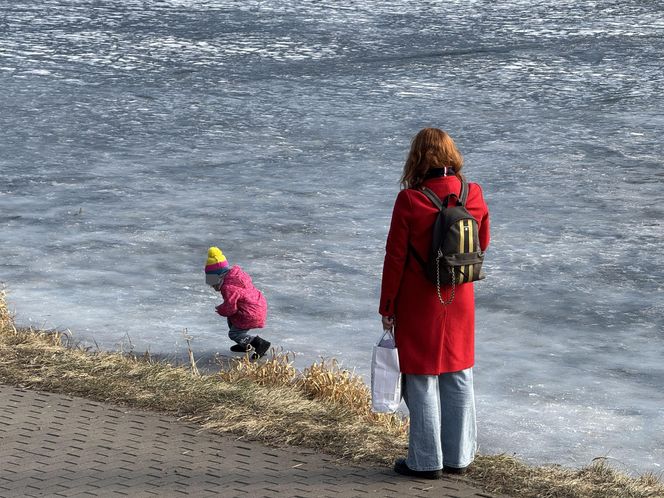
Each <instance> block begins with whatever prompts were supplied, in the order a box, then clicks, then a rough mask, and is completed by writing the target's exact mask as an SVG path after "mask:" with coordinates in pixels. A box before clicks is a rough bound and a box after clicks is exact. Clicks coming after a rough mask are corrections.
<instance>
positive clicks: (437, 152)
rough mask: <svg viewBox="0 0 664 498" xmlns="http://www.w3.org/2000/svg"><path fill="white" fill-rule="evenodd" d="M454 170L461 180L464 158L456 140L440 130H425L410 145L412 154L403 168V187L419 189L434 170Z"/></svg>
mask: <svg viewBox="0 0 664 498" xmlns="http://www.w3.org/2000/svg"><path fill="white" fill-rule="evenodd" d="M444 167H447V168H452V169H454V173H455V174H456V176H457V177H458V178H459V179H461V178H463V176H462V175H461V169H462V168H463V156H462V155H461V152H459V150H458V149H457V147H456V144H455V143H454V140H452V137H450V136H449V135H448V134H447V133H446V132H444V131H443V130H440V129H438V128H424V129H422V130H420V131H419V132H418V134H417V135H415V137H414V138H413V141H412V142H411V144H410V153H409V154H408V158H407V159H406V164H405V165H404V167H403V175H402V176H401V185H402V186H403V188H416V187H419V186H420V185H421V184H422V182H423V181H424V179H425V178H426V175H427V173H428V172H429V170H430V169H433V168H444Z"/></svg>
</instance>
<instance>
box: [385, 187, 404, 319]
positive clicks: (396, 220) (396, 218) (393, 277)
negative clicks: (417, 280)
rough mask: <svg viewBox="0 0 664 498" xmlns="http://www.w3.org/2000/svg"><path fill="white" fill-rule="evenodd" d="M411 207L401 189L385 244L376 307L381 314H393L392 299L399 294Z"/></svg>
mask: <svg viewBox="0 0 664 498" xmlns="http://www.w3.org/2000/svg"><path fill="white" fill-rule="evenodd" d="M411 207H412V206H411V203H410V198H409V197H408V192H407V190H402V191H401V192H399V195H398V196H397V200H396V202H395V203H394V210H393V211H392V221H391V223H390V231H389V233H388V235H387V244H386V245H385V261H384V263H383V279H382V283H381V293H380V307H379V309H378V312H379V313H380V314H381V315H383V316H394V301H395V300H396V297H397V295H398V294H399V286H400V285H401V277H402V275H403V271H404V267H405V266H406V258H407V256H408V237H409V233H410V228H409V222H408V219H409V215H410V212H411Z"/></svg>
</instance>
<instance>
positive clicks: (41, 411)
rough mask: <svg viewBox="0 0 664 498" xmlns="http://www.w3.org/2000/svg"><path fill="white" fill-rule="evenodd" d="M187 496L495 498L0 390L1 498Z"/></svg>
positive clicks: (142, 416)
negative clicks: (35, 497)
mask: <svg viewBox="0 0 664 498" xmlns="http://www.w3.org/2000/svg"><path fill="white" fill-rule="evenodd" d="M182 495H190V496H195V497H205V496H222V497H280V498H284V497H316V498H323V497H335V498H336V497H351V496H352V497H360V496H361V497H365V496H369V495H371V496H380V497H395V498H397V497H398V498H401V497H410V496H413V497H419V496H426V497H457V498H471V497H472V498H479V497H484V498H486V497H490V496H491V495H489V494H487V493H483V492H481V491H480V490H479V489H477V488H474V487H472V486H471V485H470V484H469V483H468V482H467V481H466V480H464V479H463V478H455V477H449V478H444V479H441V480H440V481H426V480H419V479H409V478H406V477H402V476H398V475H396V474H394V473H393V472H392V471H391V470H390V469H387V468H382V467H370V466H349V465H340V464H338V463H335V459H334V458H333V457H331V456H329V455H324V454H321V453H317V452H313V451H310V450H306V449H302V448H285V449H275V448H270V447H267V446H264V445H262V444H259V443H255V442H250V441H244V440H242V438H238V437H237V436H227V435H219V434H214V433H210V432H207V431H204V430H202V429H201V428H200V427H198V426H196V425H193V424H190V423H185V422H181V421H179V420H177V419H176V418H174V417H170V416H166V415H162V414H157V413H151V412H143V411H138V410H133V409H129V408H126V407H121V406H113V405H108V404H104V403H97V402H92V401H88V400H85V399H80V398H72V397H70V396H63V395H59V394H50V393H42V392H37V391H29V390H23V389H16V388H13V387H8V386H3V385H0V497H3V498H4V497H7V498H9V497H16V496H21V497H24V496H25V497H32V496H49V497H50V496H131V497H143V496H145V497H154V496H160V497H171V496H182Z"/></svg>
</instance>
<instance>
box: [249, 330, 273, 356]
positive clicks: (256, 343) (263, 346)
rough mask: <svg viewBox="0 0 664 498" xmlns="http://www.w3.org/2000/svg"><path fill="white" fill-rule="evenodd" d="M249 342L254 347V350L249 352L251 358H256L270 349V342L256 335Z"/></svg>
mask: <svg viewBox="0 0 664 498" xmlns="http://www.w3.org/2000/svg"><path fill="white" fill-rule="evenodd" d="M249 344H250V345H251V346H252V347H253V348H254V352H253V353H252V354H251V359H252V360H257V359H258V358H260V357H261V356H263V355H264V354H265V353H267V350H268V349H270V343H269V342H268V341H266V340H264V339H261V338H260V337H258V336H256V337H254V338H253V339H252V340H251V342H250V343H249Z"/></svg>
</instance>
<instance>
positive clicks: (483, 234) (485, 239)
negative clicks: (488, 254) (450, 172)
mask: <svg viewBox="0 0 664 498" xmlns="http://www.w3.org/2000/svg"><path fill="white" fill-rule="evenodd" d="M478 187H479V190H480V199H481V200H482V217H481V218H480V220H479V225H480V233H479V238H480V249H482V251H486V249H487V247H489V242H490V240H491V235H490V223H489V207H488V206H487V205H486V201H485V200H484V194H483V193H482V187H480V186H479V185H478Z"/></svg>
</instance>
